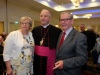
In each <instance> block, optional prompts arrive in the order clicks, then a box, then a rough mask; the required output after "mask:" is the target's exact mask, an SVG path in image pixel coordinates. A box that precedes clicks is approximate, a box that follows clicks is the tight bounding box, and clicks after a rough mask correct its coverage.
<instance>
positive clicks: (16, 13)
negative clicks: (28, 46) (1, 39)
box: [0, 0, 100, 33]
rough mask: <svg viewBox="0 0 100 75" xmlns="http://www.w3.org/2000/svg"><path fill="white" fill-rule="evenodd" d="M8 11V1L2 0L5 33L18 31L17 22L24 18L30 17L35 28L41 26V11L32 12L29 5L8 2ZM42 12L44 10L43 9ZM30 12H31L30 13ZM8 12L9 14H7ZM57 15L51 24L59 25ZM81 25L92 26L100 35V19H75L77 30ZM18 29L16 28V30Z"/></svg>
mask: <svg viewBox="0 0 100 75" xmlns="http://www.w3.org/2000/svg"><path fill="white" fill-rule="evenodd" d="M7 1H8V2H7V8H8V9H7V10H8V11H6V0H0V21H3V22H4V31H6V32H8V33H9V32H11V31H12V30H16V28H18V27H16V26H15V24H11V23H12V22H13V23H14V22H15V21H19V20H20V18H21V17H22V16H29V17H31V18H32V19H33V26H32V27H34V26H37V25H40V22H39V14H40V12H39V11H35V10H31V9H30V7H28V6H27V5H23V4H20V3H16V2H14V0H11V1H9V0H7ZM41 10H42V9H41ZM29 11H30V12H29ZM6 12H7V14H6ZM54 15H55V14H52V17H51V24H53V25H59V20H58V18H57V17H54ZM80 24H85V25H86V27H87V26H89V25H91V26H92V27H93V29H94V30H95V31H96V32H99V33H100V18H94V19H91V18H90V19H75V22H74V26H75V27H76V29H77V30H80V29H79V25H80ZM15 27H16V28H15Z"/></svg>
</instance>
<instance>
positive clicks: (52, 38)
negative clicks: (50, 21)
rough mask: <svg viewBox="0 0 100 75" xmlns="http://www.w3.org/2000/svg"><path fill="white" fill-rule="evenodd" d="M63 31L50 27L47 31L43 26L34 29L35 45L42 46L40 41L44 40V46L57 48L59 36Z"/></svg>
mask: <svg viewBox="0 0 100 75" xmlns="http://www.w3.org/2000/svg"><path fill="white" fill-rule="evenodd" d="M60 32H61V29H59V28H57V27H54V26H52V25H49V26H48V27H47V28H46V29H45V28H43V27H42V26H38V27H35V28H33V30H32V34H33V37H34V41H35V45H40V41H41V40H42V38H44V42H43V46H46V47H49V48H50V49H52V48H56V45H57V41H58V36H59V34H60Z"/></svg>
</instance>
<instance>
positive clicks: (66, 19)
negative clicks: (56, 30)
mask: <svg viewBox="0 0 100 75" xmlns="http://www.w3.org/2000/svg"><path fill="white" fill-rule="evenodd" d="M68 20H71V19H70V18H69V19H68V18H65V19H60V20H59V21H68Z"/></svg>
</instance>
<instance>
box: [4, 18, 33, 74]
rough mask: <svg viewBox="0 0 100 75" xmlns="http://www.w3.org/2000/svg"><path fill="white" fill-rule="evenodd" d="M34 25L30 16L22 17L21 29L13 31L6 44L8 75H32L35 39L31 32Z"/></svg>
mask: <svg viewBox="0 0 100 75" xmlns="http://www.w3.org/2000/svg"><path fill="white" fill-rule="evenodd" d="M31 27H32V19H31V18H30V17H22V18H21V19H20V29H19V30H16V31H13V32H11V33H10V34H9V35H8V36H7V38H6V40H5V45H4V52H3V57H4V61H5V64H6V68H7V75H32V74H33V72H32V71H33V70H32V69H33V63H32V62H33V58H32V57H33V51H34V39H33V37H32V33H31V32H29V30H30V28H31Z"/></svg>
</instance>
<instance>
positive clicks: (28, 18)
mask: <svg viewBox="0 0 100 75" xmlns="http://www.w3.org/2000/svg"><path fill="white" fill-rule="evenodd" d="M23 20H29V21H30V23H29V24H30V26H32V19H31V18H30V17H27V16H23V17H21V19H20V23H21V22H22V21H23Z"/></svg>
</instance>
